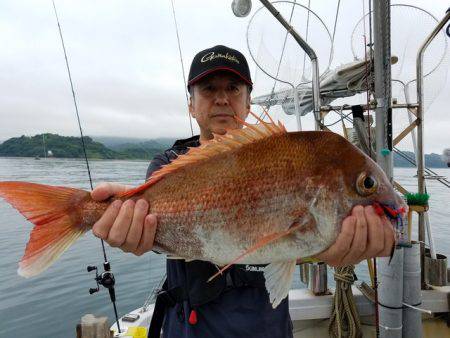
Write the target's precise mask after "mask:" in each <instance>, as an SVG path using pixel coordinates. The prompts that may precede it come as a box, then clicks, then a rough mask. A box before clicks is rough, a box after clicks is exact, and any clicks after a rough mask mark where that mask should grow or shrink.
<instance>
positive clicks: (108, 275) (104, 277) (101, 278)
mask: <svg viewBox="0 0 450 338" xmlns="http://www.w3.org/2000/svg"><path fill="white" fill-rule="evenodd" d="M103 268H104V270H105V271H103V272H102V273H101V274H99V273H98V268H97V267H96V266H94V265H89V266H88V267H87V272H92V271H95V281H96V283H97V287H96V288H90V289H89V294H91V295H92V294H94V293H96V292H99V291H100V285H101V286H103V287H105V288H107V289H108V291H109V296H110V297H111V300H112V301H113V302H115V301H116V292H115V290H114V285H115V283H116V280H115V278H114V274H113V273H112V272H111V266H110V265H109V262H104V263H103Z"/></svg>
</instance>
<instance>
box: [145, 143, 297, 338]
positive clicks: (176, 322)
mask: <svg viewBox="0 0 450 338" xmlns="http://www.w3.org/2000/svg"><path fill="white" fill-rule="evenodd" d="M199 145H200V142H199V136H194V137H191V138H189V139H185V140H178V141H176V142H175V144H174V145H173V146H172V148H170V149H168V150H166V151H165V152H164V153H162V154H158V155H156V156H155V157H154V159H153V160H152V161H151V163H150V165H149V167H148V170H147V178H148V177H149V176H150V175H151V174H152V173H153V172H154V171H156V170H158V169H159V168H160V167H161V166H162V165H164V164H168V163H170V162H171V161H172V160H174V159H175V158H176V157H177V156H178V155H180V154H185V153H186V152H187V151H188V147H197V146H199ZM233 268H234V269H230V270H231V272H230V274H229V275H230V276H231V277H229V275H227V277H223V280H222V281H220V279H219V278H218V281H216V282H215V283H216V284H214V285H207V284H202V283H204V282H203V281H204V280H205V277H206V279H207V278H208V277H210V275H211V271H213V272H214V271H217V268H216V267H215V266H214V265H213V264H211V263H209V262H204V261H194V262H185V261H184V260H172V259H168V260H167V282H168V288H169V289H171V288H174V287H177V286H182V287H184V288H186V289H187V290H188V291H187V293H188V294H189V293H191V294H190V296H189V298H190V299H189V300H186V301H183V302H182V303H180V304H177V305H175V306H174V307H170V308H168V311H167V313H166V317H165V320H164V324H163V337H164V338H188V337H189V338H194V337H195V338H197V337H198V338H200V337H201V338H244V337H245V338H247V337H255V338H290V337H292V322H291V319H290V316H289V306H288V300H287V298H286V299H285V300H283V301H282V302H281V304H280V305H279V306H278V307H277V308H276V309H272V305H271V304H270V303H269V297H268V294H267V291H266V289H265V288H264V287H255V286H254V285H253V284H254V283H247V282H244V283H242V282H240V281H241V279H240V278H236V279H235V278H234V276H235V275H240V274H241V272H242V271H245V272H244V275H245V278H246V279H245V280H246V281H247V279H248V278H250V279H251V278H253V277H255V280H261V279H262V280H263V277H262V272H260V271H258V270H259V267H258V266H249V265H235V266H234V267H233ZM197 275H198V278H197ZM248 276H250V277H248ZM252 276H253V277H252ZM225 278H226V279H227V280H225ZM230 280H231V282H230ZM235 280H238V281H239V282H234V281H235ZM220 283H222V284H220ZM238 284H239V285H238ZM250 284H252V285H251V286H250ZM230 285H231V286H230ZM207 288H211V290H208V289H207ZM198 290H204V292H203V293H204V294H205V293H206V295H207V297H206V299H207V301H205V297H200V298H203V301H202V299H200V300H199V299H198V298H199V297H198ZM192 310H195V311H196V313H197V323H196V324H195V325H191V324H189V322H188V318H189V315H190V313H191V311H192Z"/></svg>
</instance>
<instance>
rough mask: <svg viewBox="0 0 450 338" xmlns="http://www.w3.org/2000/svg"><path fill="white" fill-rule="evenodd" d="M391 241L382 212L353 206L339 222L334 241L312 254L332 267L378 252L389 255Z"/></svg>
mask: <svg viewBox="0 0 450 338" xmlns="http://www.w3.org/2000/svg"><path fill="white" fill-rule="evenodd" d="M394 244H395V237H394V229H393V228H392V225H391V222H390V221H389V220H388V219H387V218H386V216H382V217H380V216H378V215H377V214H376V213H375V210H374V209H373V207H372V206H366V207H363V206H360V205H358V206H355V207H354V208H353V210H352V214H351V215H350V216H348V217H347V218H345V219H344V221H343V222H342V228H341V232H340V234H339V236H338V238H337V240H336V242H335V243H334V244H333V245H332V246H331V247H329V248H328V249H327V250H325V251H323V252H321V253H320V254H318V255H316V256H315V258H318V259H320V260H321V261H324V262H325V263H327V264H328V265H331V266H333V267H338V266H345V265H352V264H356V263H359V262H360V261H362V260H364V259H367V258H371V257H380V256H389V255H390V254H391V252H392V248H393V246H394Z"/></svg>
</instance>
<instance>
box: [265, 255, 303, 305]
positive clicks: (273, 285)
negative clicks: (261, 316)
mask: <svg viewBox="0 0 450 338" xmlns="http://www.w3.org/2000/svg"><path fill="white" fill-rule="evenodd" d="M295 264H296V261H295V260H293V261H287V262H276V263H270V264H269V265H267V266H266V267H265V269H264V278H265V279H266V289H267V292H268V293H269V300H270V303H272V307H273V308H274V309H275V308H276V307H277V306H278V305H279V304H280V303H281V301H282V300H283V299H284V298H286V296H287V295H288V293H289V289H290V288H291V285H292V279H293V277H294V270H295Z"/></svg>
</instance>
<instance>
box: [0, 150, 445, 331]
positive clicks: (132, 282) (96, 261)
mask: <svg viewBox="0 0 450 338" xmlns="http://www.w3.org/2000/svg"><path fill="white" fill-rule="evenodd" d="M147 165H148V163H147V162H145V161H105V160H102V161H90V167H91V173H92V179H93V182H94V185H96V184H98V183H100V182H102V181H110V182H119V183H124V184H130V185H138V184H141V183H142V182H143V181H144V177H145V172H146V170H147ZM435 171H436V172H437V173H438V174H440V175H443V176H446V177H447V178H449V177H450V170H448V169H435ZM414 174H415V169H413V168H396V169H395V178H396V180H397V181H398V182H399V183H400V184H402V185H403V186H404V187H405V188H406V189H408V190H410V191H412V192H416V191H417V188H416V182H417V179H416V178H414ZM5 180H9V181H11V180H17V181H29V182H36V183H44V184H51V185H61V186H72V187H78V188H83V189H87V190H89V179H88V175H87V170H86V165H85V163H84V161H82V160H77V159H56V158H49V159H41V160H35V159H33V158H0V181H5ZM427 184H428V190H429V193H430V195H431V198H430V205H431V212H430V221H431V224H432V230H433V235H434V241H435V245H436V249H437V252H439V253H442V254H444V255H447V256H448V255H450V246H449V245H448V244H449V242H450V189H448V188H446V187H444V186H443V185H441V184H440V183H439V182H436V181H434V180H429V181H427ZM31 229H32V225H31V224H30V223H29V222H28V221H26V220H25V219H24V218H23V217H22V216H21V215H20V214H19V213H18V212H17V211H15V210H14V209H12V208H11V207H10V206H9V205H8V204H6V203H5V202H4V201H3V200H0V337H1V338H3V337H5V338H7V337H21V338H28V337H30V338H32V337H33V338H40V337H42V338H49V337H51V338H53V337H55V338H60V337H61V338H66V337H74V336H75V327H76V324H77V323H78V321H79V320H80V318H81V317H82V316H83V315H84V314H86V313H93V314H95V315H97V316H100V315H104V316H108V317H109V319H110V323H112V321H113V320H114V312H113V307H112V304H111V302H110V299H109V294H108V291H107V290H106V289H103V288H101V291H100V292H98V293H95V294H93V295H90V294H89V288H94V287H96V286H97V285H96V283H95V281H94V277H95V273H94V272H91V273H88V272H87V271H86V267H87V266H88V265H96V266H98V268H99V270H100V271H103V254H102V250H101V243H100V240H99V239H97V238H96V237H94V236H93V235H92V233H90V232H89V233H87V234H86V235H85V236H83V237H82V238H81V239H79V240H78V241H77V242H76V243H75V244H74V245H73V246H72V247H71V248H69V250H68V251H67V252H65V253H64V254H63V255H62V257H61V258H60V259H59V260H58V261H57V262H56V263H55V264H54V265H52V266H51V267H50V268H49V269H48V270H47V271H45V272H44V273H42V274H41V275H39V276H38V277H34V278H31V279H25V278H23V277H20V276H19V275H17V272H16V271H17V262H18V261H19V260H20V258H21V257H22V255H23V252H24V248H25V245H26V243H27V241H28V237H29V234H30V231H31ZM415 233H417V231H415ZM106 252H107V256H108V260H109V261H110V262H111V267H112V270H113V272H114V275H115V278H116V296H117V308H118V312H119V315H124V314H126V313H128V312H129V311H131V310H133V309H135V308H138V307H140V306H142V304H143V303H144V301H145V299H146V298H147V297H148V295H149V294H150V293H151V291H152V290H153V289H154V288H155V286H156V285H158V283H159V282H160V280H161V278H162V277H163V275H164V272H165V258H164V256H163V255H157V254H155V253H153V252H152V253H148V254H145V255H143V256H141V257H136V256H134V255H132V254H129V253H124V252H122V251H121V250H119V249H116V248H111V247H109V246H108V245H106ZM357 274H358V278H359V279H360V280H368V275H367V267H366V264H365V262H363V263H361V264H359V265H358V267H357ZM329 281H330V284H332V276H331V272H330V274H329ZM302 287H304V285H302V284H301V282H300V281H299V274H298V272H297V273H296V275H295V279H294V285H293V288H302Z"/></svg>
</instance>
